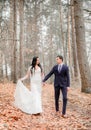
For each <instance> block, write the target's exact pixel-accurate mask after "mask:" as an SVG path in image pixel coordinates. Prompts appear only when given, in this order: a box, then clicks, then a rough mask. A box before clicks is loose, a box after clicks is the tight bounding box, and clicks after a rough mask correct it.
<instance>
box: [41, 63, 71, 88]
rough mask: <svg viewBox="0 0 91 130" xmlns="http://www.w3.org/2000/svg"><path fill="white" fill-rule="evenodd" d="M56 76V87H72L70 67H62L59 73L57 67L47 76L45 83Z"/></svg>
mask: <svg viewBox="0 0 91 130" xmlns="http://www.w3.org/2000/svg"><path fill="white" fill-rule="evenodd" d="M52 74H54V76H55V77H54V86H55V87H58V86H60V87H70V78H69V69H68V66H66V65H64V64H63V66H62V69H61V71H60V72H59V71H58V65H55V66H54V67H53V68H52V70H51V71H50V72H49V73H48V74H47V75H46V76H45V78H44V79H43V82H45V81H46V80H47V79H49V78H50V77H51V75H52Z"/></svg>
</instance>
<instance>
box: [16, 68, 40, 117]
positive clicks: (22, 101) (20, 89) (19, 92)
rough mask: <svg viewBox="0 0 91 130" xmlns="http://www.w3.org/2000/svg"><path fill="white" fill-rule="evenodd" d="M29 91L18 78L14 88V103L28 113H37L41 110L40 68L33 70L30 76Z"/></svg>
mask: <svg viewBox="0 0 91 130" xmlns="http://www.w3.org/2000/svg"><path fill="white" fill-rule="evenodd" d="M30 84H31V91H30V90H29V89H28V88H27V87H26V86H24V84H23V83H22V82H21V81H20V80H18V82H17V85H16V89H15V94H14V97H15V101H14V105H15V106H16V107H17V108H19V109H20V110H22V111H23V112H25V113H28V114H37V113H41V112H42V101H41V92H42V76H41V69H40V68H38V69H36V70H35V72H33V74H32V76H31V78H30Z"/></svg>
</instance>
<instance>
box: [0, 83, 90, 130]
mask: <svg viewBox="0 0 91 130" xmlns="http://www.w3.org/2000/svg"><path fill="white" fill-rule="evenodd" d="M14 90H15V85H14V84H12V83H7V84H0V130H91V94H85V93H81V92H80V89H79V88H71V89H70V91H69V93H68V105H67V115H68V118H66V119H64V118H62V117H61V107H62V101H61V97H60V116H57V115H55V108H54V90H53V86H52V85H49V84H48V85H46V86H45V87H43V94H42V97H43V98H42V99H43V113H42V115H39V116H35V115H28V114H25V113H23V112H21V111H20V110H19V109H16V108H15V107H13V104H12V102H13V101H14V98H13V95H14Z"/></svg>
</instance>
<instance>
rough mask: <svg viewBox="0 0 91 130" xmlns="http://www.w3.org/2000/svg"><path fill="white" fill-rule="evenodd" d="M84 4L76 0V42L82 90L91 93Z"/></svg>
mask: <svg viewBox="0 0 91 130" xmlns="http://www.w3.org/2000/svg"><path fill="white" fill-rule="evenodd" d="M82 6H83V2H82V0H74V17H75V29H76V44H77V54H78V62H79V69H80V75H81V84H82V87H81V91H82V92H88V93H91V73H90V68H89V65H88V60H87V59H88V58H87V52H86V43H85V28H84V19H83V10H82Z"/></svg>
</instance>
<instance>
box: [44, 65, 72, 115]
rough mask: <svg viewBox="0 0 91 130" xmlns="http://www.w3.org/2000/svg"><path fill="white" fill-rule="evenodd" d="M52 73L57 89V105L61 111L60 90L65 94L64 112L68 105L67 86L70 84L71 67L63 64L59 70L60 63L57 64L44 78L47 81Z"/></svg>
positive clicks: (57, 108) (55, 88) (63, 112)
mask: <svg viewBox="0 0 91 130" xmlns="http://www.w3.org/2000/svg"><path fill="white" fill-rule="evenodd" d="M52 74H54V76H55V77H54V90H55V107H56V111H59V96H60V90H61V91H62V95H63V109H62V114H65V113H66V105H67V87H69V86H70V78H69V69H68V67H67V66H66V65H64V64H63V65H62V69H61V71H60V72H59V71H58V65H55V66H54V67H53V68H52V70H51V71H50V72H49V74H47V75H46V76H45V78H44V80H43V82H45V81H46V80H47V79H48V78H49V77H50V76H51V75H52Z"/></svg>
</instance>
